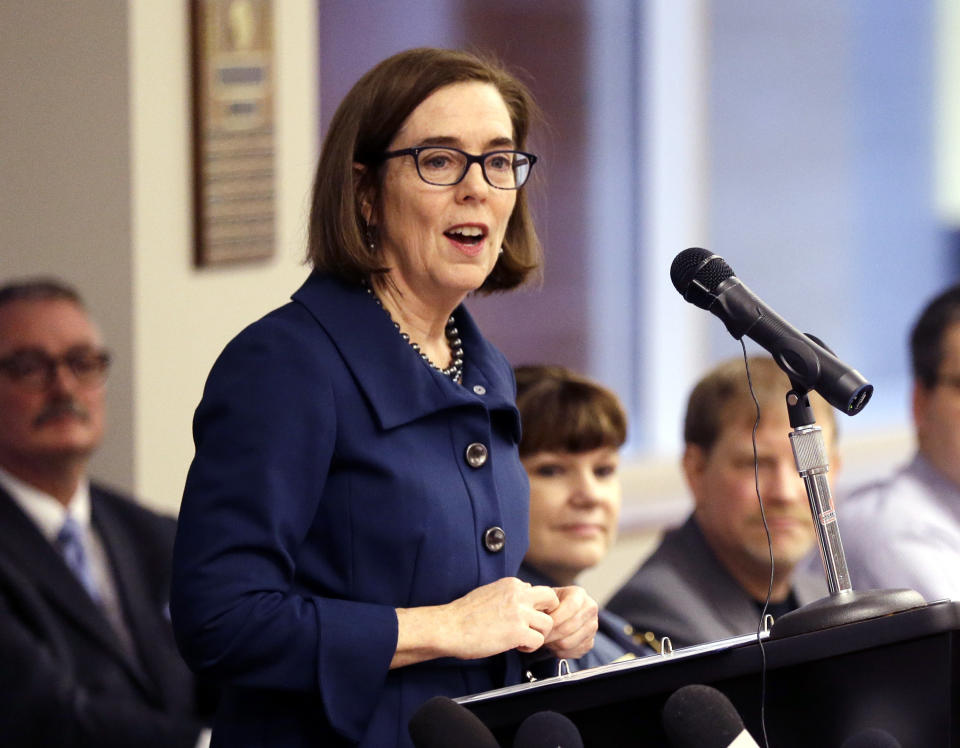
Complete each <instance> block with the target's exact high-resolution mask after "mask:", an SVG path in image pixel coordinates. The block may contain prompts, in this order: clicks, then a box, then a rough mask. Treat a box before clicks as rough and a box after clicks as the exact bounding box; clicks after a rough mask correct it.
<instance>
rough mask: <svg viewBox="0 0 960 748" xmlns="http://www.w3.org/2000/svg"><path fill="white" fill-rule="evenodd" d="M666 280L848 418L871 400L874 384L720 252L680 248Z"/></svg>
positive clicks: (798, 383)
mask: <svg viewBox="0 0 960 748" xmlns="http://www.w3.org/2000/svg"><path fill="white" fill-rule="evenodd" d="M670 280H671V281H673V285H674V287H675V288H676V289H677V291H679V292H680V295H681V296H683V298H684V299H686V300H687V301H689V302H690V303H691V304H694V305H695V306H698V307H700V308H701V309H706V310H707V311H709V312H712V313H713V314H715V315H716V316H717V317H719V318H720V319H721V320H722V321H723V324H724V325H726V327H727V330H728V331H729V332H730V334H731V335H733V337H734V338H736V339H737V340H740V338H742V337H743V336H744V335H746V336H747V337H749V338H750V339H751V340H754V341H755V342H757V343H759V344H760V345H761V346H763V347H764V348H765V349H766V350H768V351H769V352H770V354H771V355H772V356H773V358H774V359H775V360H776V362H777V363H778V364H779V365H780V368H781V369H783V370H784V371H785V372H786V373H787V376H789V377H790V381H791V383H793V385H794V386H795V387H800V386H802V387H805V388H806V391H809V390H816V391H817V392H819V393H820V394H821V395H822V396H823V399H824V400H826V401H827V402H828V403H830V404H831V405H832V406H834V407H835V408H837V409H838V410H842V411H843V412H844V413H846V414H847V415H850V416H854V415H856V414H857V413H859V412H860V411H861V410H863V408H864V406H865V405H866V404H867V402H869V400H870V396H871V395H872V394H873V385H872V384H870V383H869V382H868V381H867V380H866V379H865V378H864V377H863V375H862V374H860V372H858V371H857V370H856V369H853V368H851V367H849V366H847V365H846V364H845V363H843V362H842V361H841V360H840V359H838V358H837V357H836V356H835V355H834V354H833V353H832V352H831V351H830V350H829V349H828V348H827V347H826V346H825V345H824V344H823V343H822V342H821V341H819V340H817V339H816V338H814V337H813V336H812V335H806V334H804V333H802V332H800V331H799V330H797V329H796V328H795V327H793V326H791V325H790V324H789V323H787V321H786V320H784V319H783V318H782V317H780V316H779V315H778V314H777V313H776V312H774V311H773V310H772V309H771V308H770V307H768V306H767V305H766V304H764V303H763V302H762V301H761V300H760V299H759V298H758V297H757V295H756V294H755V293H754V292H753V291H751V290H750V289H749V288H747V286H746V285H745V284H744V283H743V281H741V280H740V279H739V278H738V277H737V276H735V275H734V274H733V270H732V269H731V268H730V266H729V265H728V264H727V263H726V262H725V261H724V259H723V258H722V257H720V256H719V255H715V254H713V253H712V252H710V251H709V250H706V249H700V248H699V247H692V248H690V249H685V250H683V251H682V252H681V253H680V254H678V255H677V256H676V257H675V258H674V260H673V264H672V265H671V266H670ZM801 394H806V392H804V393H801Z"/></svg>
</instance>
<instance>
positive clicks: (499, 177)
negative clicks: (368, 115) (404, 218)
mask: <svg viewBox="0 0 960 748" xmlns="http://www.w3.org/2000/svg"><path fill="white" fill-rule="evenodd" d="M398 156H410V157H412V158H413V161H414V163H415V164H416V165H417V174H419V175H420V179H422V180H423V181H424V182H426V183H427V184H435V185H438V186H440V187H449V186H450V185H454V184H458V183H459V182H461V181H463V178H464V177H465V176H467V170H468V169H469V168H470V166H471V165H472V164H480V169H481V170H482V171H483V178H484V179H486V180H487V184H489V185H490V186H491V187H496V188H497V189H498V190H518V189H520V188H521V187H523V185H524V184H525V183H526V181H527V179H528V178H529V177H530V170H531V169H532V168H533V165H534V164H535V163H537V157H536V156H534V155H533V154H532V153H524V152H523V151H490V152H489V153H481V154H480V155H479V156H474V155H473V154H471V153H467V152H466V151H461V150H460V149H459V148H447V147H446V146H438V145H421V146H417V147H416V148H403V149H401V150H399V151H387V152H386V153H384V154H383V158H384V159H388V158H397V157H398Z"/></svg>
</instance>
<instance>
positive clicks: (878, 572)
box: [836, 454, 960, 602]
mask: <svg viewBox="0 0 960 748" xmlns="http://www.w3.org/2000/svg"><path fill="white" fill-rule="evenodd" d="M836 506H837V523H838V527H839V528H840V535H841V540H842V542H843V548H844V552H845V554H846V557H847V565H848V567H849V569H850V579H851V582H852V584H853V588H854V589H855V590H867V589H899V588H906V589H913V590H916V591H917V592H919V593H920V594H921V595H923V596H924V597H925V598H926V600H927V602H933V601H934V600H941V599H951V600H960V487H958V486H957V485H956V484H954V483H953V482H952V481H950V480H948V479H947V478H946V477H945V476H944V475H942V474H941V473H939V472H938V471H937V470H936V468H934V467H933V465H931V464H930V463H929V462H928V461H927V460H926V459H925V458H924V457H922V456H921V455H919V454H918V455H917V456H916V457H914V459H913V461H912V462H910V463H908V464H906V465H904V466H903V467H901V468H900V469H899V470H898V471H896V472H895V473H894V474H893V475H892V476H890V477H889V478H887V479H886V480H883V481H879V482H876V483H872V484H869V485H866V486H863V487H861V488H859V489H857V490H855V491H854V492H853V493H851V494H849V495H848V496H846V497H841V500H839V501H838V502H837V505H836Z"/></svg>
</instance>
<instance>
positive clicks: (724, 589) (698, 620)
mask: <svg viewBox="0 0 960 748" xmlns="http://www.w3.org/2000/svg"><path fill="white" fill-rule="evenodd" d="M793 592H794V594H795V596H796V598H797V602H798V603H799V604H800V605H806V604H807V603H809V602H813V601H814V600H816V599H818V598H821V597H823V596H824V595H826V594H827V588H826V581H825V579H824V578H823V576H820V577H819V578H818V577H817V576H816V575H810V574H807V573H803V572H799V571H798V572H797V573H796V574H795V575H794V580H793ZM607 607H608V608H609V609H610V610H612V611H613V612H615V613H619V614H620V615H621V616H623V617H624V618H626V619H627V620H628V621H629V622H630V623H631V624H632V625H633V626H634V627H635V628H636V629H638V630H640V631H652V632H653V633H654V634H655V635H656V637H657V638H658V639H660V638H662V637H664V636H669V637H670V641H671V643H672V644H673V646H674V647H686V646H690V645H693V644H703V643H704V642H711V641H716V640H718V639H727V638H730V637H732V636H739V635H741V634H751V633H755V632H756V630H757V623H758V621H759V618H760V615H759V612H758V610H757V607H756V604H755V603H754V602H753V600H752V599H751V597H750V596H749V595H748V594H747V592H746V591H745V590H744V589H743V588H742V587H741V586H740V585H739V583H738V582H737V581H736V580H735V579H734V578H733V577H732V576H730V574H729V573H728V572H727V570H726V569H725V568H724V567H723V566H722V565H721V564H720V562H719V561H718V560H717V557H716V556H715V555H714V554H713V551H712V550H710V547H709V546H708V545H707V541H706V540H705V539H704V537H703V533H701V532H700V528H699V527H698V526H697V524H696V522H695V521H694V519H693V516H692V515H691V516H690V517H689V518H688V519H687V521H686V522H685V523H684V524H683V525H682V526H680V527H679V528H676V529H674V530H670V531H668V532H667V533H666V534H665V535H664V537H663V540H662V541H661V543H660V545H659V546H658V547H657V549H656V550H655V551H654V552H653V554H652V555H651V556H650V557H649V558H648V559H647V560H646V561H645V562H644V563H643V565H642V566H641V567H640V569H639V570H638V571H637V572H636V573H635V574H634V575H633V576H632V577H631V578H630V580H629V581H627V583H626V584H624V585H623V587H621V588H620V590H618V591H617V593H616V594H615V595H614V596H613V597H612V598H611V599H610V601H609V602H608V603H607Z"/></svg>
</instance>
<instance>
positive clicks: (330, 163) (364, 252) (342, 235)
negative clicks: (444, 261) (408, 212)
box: [307, 47, 542, 293]
mask: <svg viewBox="0 0 960 748" xmlns="http://www.w3.org/2000/svg"><path fill="white" fill-rule="evenodd" d="M468 81H479V82H482V83H490V84H492V85H493V86H495V87H496V89H497V90H498V91H499V92H500V95H501V96H502V97H503V100H504V103H505V104H506V105H507V109H508V111H509V112H510V120H511V123H512V124H513V139H514V142H515V143H516V146H515V147H516V148H518V149H522V148H524V147H525V144H526V139H527V133H528V131H529V128H530V124H531V121H532V120H533V119H534V117H535V116H536V114H537V112H538V110H537V107H536V104H535V103H534V101H533V97H532V95H531V94H530V92H529V90H528V89H527V87H526V86H525V85H524V84H523V83H521V82H520V81H519V80H518V79H517V78H516V77H514V76H513V75H511V74H510V73H509V72H507V70H506V69H505V68H504V67H503V66H502V65H501V64H500V63H498V62H496V61H495V60H494V59H493V58H491V57H488V56H482V57H481V56H479V55H475V54H471V53H468V52H459V51H454V50H447V49H434V48H430V47H421V48H418V49H410V50H407V51H405V52H400V53H398V54H395V55H393V56H392V57H389V58H387V59H386V60H384V61H383V62H381V63H379V64H378V65H376V66H375V67H374V68H372V69H371V70H370V71H368V72H367V73H366V74H365V75H364V76H363V77H362V78H361V79H360V80H359V81H357V83H356V84H354V86H353V88H351V89H350V92H349V93H348V94H347V95H346V96H345V97H344V99H343V101H342V102H340V106H339V107H337V111H336V113H335V114H334V115H333V119H332V120H331V122H330V128H329V130H328V131H327V135H326V138H325V139H324V142H323V148H322V149H321V153H320V159H319V162H318V164H317V173H316V177H315V179H314V185H313V202H312V205H311V208H310V230H309V237H308V240H307V259H308V260H309V261H310V262H311V263H312V264H313V267H314V268H315V269H317V270H322V271H325V272H329V273H333V274H335V275H338V276H340V277H343V278H346V279H348V280H355V281H359V280H362V279H364V278H367V277H369V276H370V275H372V274H376V273H382V272H384V271H385V268H384V267H383V266H382V262H381V260H380V258H379V257H378V256H377V255H376V254H375V253H373V252H371V251H370V248H369V247H368V246H367V236H366V230H367V227H366V222H365V221H364V218H363V214H362V211H361V205H360V202H361V201H360V197H361V196H362V195H364V194H372V195H374V196H375V195H377V194H378V187H379V184H380V179H381V175H382V166H383V160H382V154H383V153H384V152H385V151H386V150H387V147H388V146H389V145H390V142H391V141H392V140H393V138H394V136H395V135H396V133H397V131H398V130H399V129H400V126H401V125H402V124H403V123H404V121H405V120H406V119H407V117H408V116H410V113H411V112H413V110H414V109H416V108H417V107H418V106H419V105H420V103H421V102H422V101H423V100H424V99H426V98H427V97H428V96H430V94H432V93H433V92H434V91H436V90H437V89H439V88H442V87H444V86H448V85H450V84H453V83H463V82H468ZM354 164H362V165H363V166H364V167H366V169H365V172H364V173H363V175H361V176H360V177H359V178H358V177H357V176H356V174H355V170H354ZM541 254H542V250H541V248H540V241H539V239H538V238H537V234H536V231H535V230H534V227H533V220H532V219H531V217H530V211H529V208H528V205H527V199H526V196H525V194H524V190H523V189H522V188H521V189H520V190H518V192H517V202H516V205H515V207H514V209H513V214H512V215H511V216H510V221H509V223H508V224H507V231H506V234H505V236H504V241H503V254H501V255H500V257H499V259H498V260H497V264H496V265H495V266H494V268H493V271H492V272H491V273H490V275H489V276H488V277H487V279H486V280H485V281H484V283H483V285H482V286H481V287H480V288H479V289H478V290H479V291H480V292H483V293H489V292H492V291H501V290H506V289H510V288H514V287H516V286H519V285H520V284H522V283H523V282H524V281H525V280H526V279H527V277H528V276H529V274H530V273H531V272H532V271H534V270H536V269H537V268H538V267H539V266H540V261H541Z"/></svg>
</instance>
